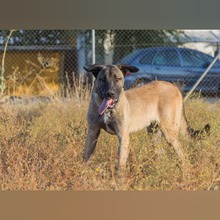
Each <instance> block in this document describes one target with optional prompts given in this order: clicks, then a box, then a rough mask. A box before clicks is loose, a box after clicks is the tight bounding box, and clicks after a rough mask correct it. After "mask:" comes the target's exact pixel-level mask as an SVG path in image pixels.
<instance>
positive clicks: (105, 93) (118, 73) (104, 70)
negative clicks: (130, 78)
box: [84, 64, 139, 115]
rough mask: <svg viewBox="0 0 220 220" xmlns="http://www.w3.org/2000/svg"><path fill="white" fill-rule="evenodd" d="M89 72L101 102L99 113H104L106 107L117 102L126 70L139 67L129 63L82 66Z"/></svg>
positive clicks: (112, 105)
mask: <svg viewBox="0 0 220 220" xmlns="http://www.w3.org/2000/svg"><path fill="white" fill-rule="evenodd" d="M84 69H85V70H86V71H88V72H91V73H92V74H93V75H94V77H95V78H96V80H95V84H94V86H95V89H96V92H97V94H98V95H99V97H100V99H102V100H103V101H102V104H101V105H100V107H99V114H100V115H102V114H104V112H105V110H106V109H108V108H114V107H115V105H116V103H117V102H118V99H119V95H120V93H121V91H122V89H123V87H124V76H125V75H126V73H127V72H137V71H138V70H139V69H138V68H136V67H134V66H129V65H124V64H121V65H118V66H116V65H98V64H94V65H92V66H90V67H88V68H87V67H84Z"/></svg>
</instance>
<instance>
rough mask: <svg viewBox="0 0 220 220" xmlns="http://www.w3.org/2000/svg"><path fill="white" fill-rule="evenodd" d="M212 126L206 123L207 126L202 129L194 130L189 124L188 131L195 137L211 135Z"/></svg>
mask: <svg viewBox="0 0 220 220" xmlns="http://www.w3.org/2000/svg"><path fill="white" fill-rule="evenodd" d="M210 130H211V126H210V125H209V124H206V125H205V127H204V128H203V129H201V130H194V129H193V128H191V127H190V126H188V128H187V131H188V133H189V135H190V136H191V137H193V138H202V136H204V135H210Z"/></svg>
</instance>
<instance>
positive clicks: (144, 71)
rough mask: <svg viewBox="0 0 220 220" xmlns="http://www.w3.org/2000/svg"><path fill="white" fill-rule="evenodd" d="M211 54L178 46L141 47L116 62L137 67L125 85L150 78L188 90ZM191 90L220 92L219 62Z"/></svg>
mask: <svg viewBox="0 0 220 220" xmlns="http://www.w3.org/2000/svg"><path fill="white" fill-rule="evenodd" d="M213 59H214V57H212V56H209V55H207V54H205V53H202V52H199V51H197V50H192V49H188V48H181V47H154V48H142V49H137V50H135V51H133V52H132V53H130V54H128V55H127V56H126V57H124V58H123V59H122V60H121V61H120V62H118V64H120V63H123V64H128V65H133V66H136V67H137V68H139V72H138V73H132V74H129V73H128V76H127V77H125V88H126V89H129V88H131V87H135V86H140V85H142V84H144V83H147V82H150V81H153V80H165V81H169V82H172V83H175V84H177V85H179V87H180V88H181V89H182V90H183V91H184V92H187V91H189V90H190V89H191V88H192V86H193V85H194V84H195V83H196V82H197V80H198V79H199V77H200V76H201V75H202V74H203V73H204V71H205V70H206V68H207V67H208V66H209V64H210V63H211V62H212V61H213ZM195 91H197V92H198V91H201V92H204V93H216V92H218V93H219V92H220V61H219V60H218V61H217V62H216V63H215V65H214V66H213V67H212V68H211V69H210V71H209V72H208V74H207V75H206V76H205V78H203V80H202V81H201V82H200V84H199V85H198V86H197V88H196V89H195Z"/></svg>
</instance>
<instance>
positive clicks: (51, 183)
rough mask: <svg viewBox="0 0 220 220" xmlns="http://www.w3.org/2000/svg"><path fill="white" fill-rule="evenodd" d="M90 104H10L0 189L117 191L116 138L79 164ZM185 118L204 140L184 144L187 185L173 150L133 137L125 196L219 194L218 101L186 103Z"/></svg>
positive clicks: (0, 121)
mask: <svg viewBox="0 0 220 220" xmlns="http://www.w3.org/2000/svg"><path fill="white" fill-rule="evenodd" d="M87 109H88V98H87V99H85V100H79V99H77V98H74V97H72V98H71V99H66V100H61V99H56V100H54V101H52V102H49V103H45V102H35V103H33V104H25V103H23V102H22V101H21V102H18V103H17V104H16V105H6V106H5V107H4V108H2V109H1V115H0V189H1V190H119V189H121V185H120V177H119V175H118V173H117V169H116V166H117V159H118V158H117V146H118V142H117V138H116V137H115V136H112V135H109V134H107V133H105V132H104V131H102V132H101V135H100V137H99V140H98V144H97V148H96V151H95V154H94V156H93V157H92V158H91V160H90V161H89V163H88V164H85V163H84V162H83V160H82V153H83V148H84V142H85V138H86V131H87V123H86V112H87ZM186 115H187V118H188V121H189V123H190V125H191V126H192V127H193V128H195V129H199V128H201V127H203V126H204V125H205V124H206V123H210V125H211V135H210V136H208V137H205V138H204V139H202V140H189V141H186V140H182V143H183V147H184V151H185V152H186V154H187V157H188V158H189V160H190V163H191V168H190V170H189V173H188V177H187V179H183V177H182V176H183V175H182V168H181V165H180V163H179V160H178V158H177V156H176V154H175V152H174V150H173V148H172V147H170V146H168V145H167V143H166V142H165V141H164V140H163V138H162V139H160V140H156V141H155V143H154V144H153V143H151V142H150V140H149V137H148V135H147V134H146V131H145V129H144V130H142V131H140V132H137V133H134V134H131V135H130V138H131V140H130V149H131V151H130V156H129V161H128V169H127V173H126V175H125V176H124V182H123V183H124V187H123V188H124V189H127V190H218V189H219V187H220V102H215V103H212V104H210V103H208V102H206V101H204V100H203V99H200V98H198V99H194V100H189V101H187V103H186Z"/></svg>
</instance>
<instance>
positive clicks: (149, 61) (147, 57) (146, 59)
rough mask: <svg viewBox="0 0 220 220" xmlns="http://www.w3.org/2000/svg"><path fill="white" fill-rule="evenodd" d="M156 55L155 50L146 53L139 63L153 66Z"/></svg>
mask: <svg viewBox="0 0 220 220" xmlns="http://www.w3.org/2000/svg"><path fill="white" fill-rule="evenodd" d="M155 54H156V51H155V50H150V51H145V52H144V53H143V54H142V55H141V57H140V60H139V63H141V64H152V61H153V58H154V56H155Z"/></svg>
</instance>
